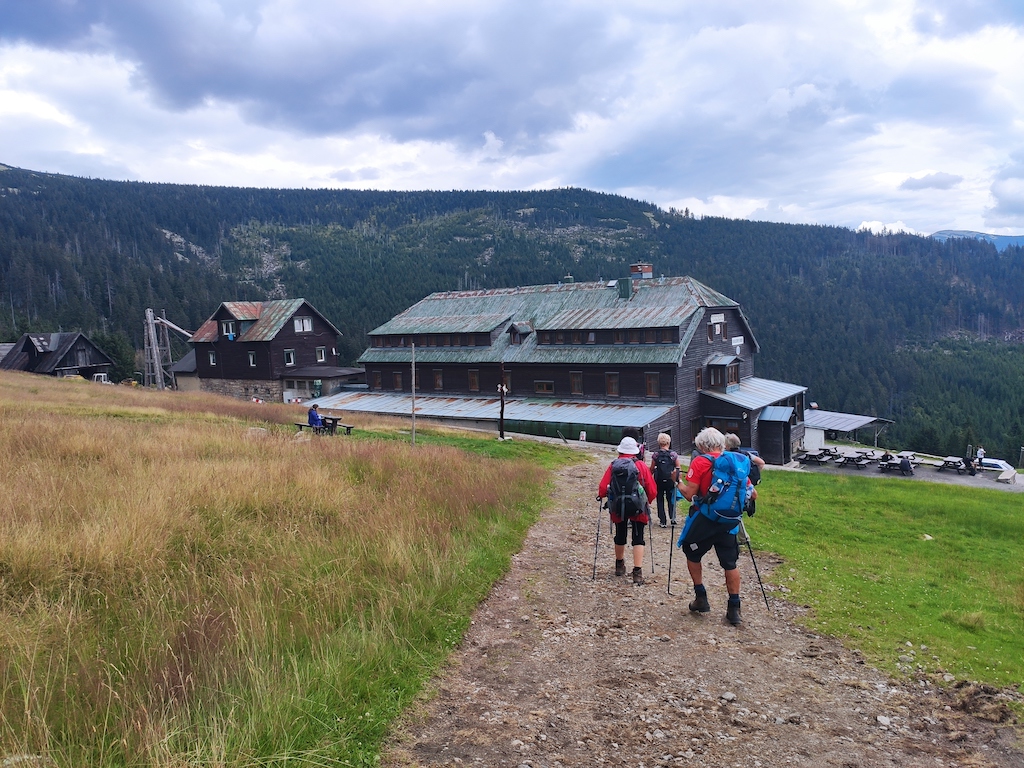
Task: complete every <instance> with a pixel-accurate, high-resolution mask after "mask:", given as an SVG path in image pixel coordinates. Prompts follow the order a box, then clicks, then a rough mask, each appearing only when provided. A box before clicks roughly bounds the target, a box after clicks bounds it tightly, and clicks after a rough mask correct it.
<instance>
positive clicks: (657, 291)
mask: <svg viewBox="0 0 1024 768" xmlns="http://www.w3.org/2000/svg"><path fill="white" fill-rule="evenodd" d="M632 287H633V291H632V293H631V295H630V297H629V298H628V299H621V298H619V292H618V288H617V284H616V282H615V281H612V282H610V283H604V282H601V283H564V284H561V283H560V284H557V285H533V286H526V287H519V288H500V289H494V290H487V291H447V292H443V293H434V294H431V295H430V296H427V297H426V298H425V299H423V300H422V301H420V302H418V303H416V304H414V305H413V306H411V307H409V308H408V309H407V310H405V311H404V312H402V313H401V314H399V315H397V316H395V317H394V318H392V319H391V320H389V321H388V322H387V323H385V324H384V325H382V326H380V327H378V328H376V329H374V330H373V331H371V332H370V335H371V336H382V335H396V334H399V335H411V334H433V333H481V332H490V331H493V330H495V329H497V328H500V327H502V326H503V325H504V324H506V323H529V324H530V325H531V326H532V327H533V328H534V329H536V330H538V331H539V330H608V329H629V328H667V327H679V328H680V329H681V330H680V335H681V337H682V339H681V341H680V343H679V344H615V345H592V344H584V345H569V344H566V345H547V344H545V345H539V344H538V343H537V334H536V333H532V334H529V335H528V336H526V337H525V338H524V339H523V343H522V344H511V343H510V340H509V339H508V336H507V335H505V334H502V335H500V336H499V337H498V338H497V339H496V341H495V343H494V345H493V346H491V347H444V348H439V347H427V348H424V347H417V349H416V359H417V361H421V360H422V361H423V362H424V363H428V362H429V363H446V362H449V363H475V362H480V363H485V362H495V363H496V362H500V361H502V360H504V361H505V362H508V363H524V364H525V363H544V364H558V363H565V364H571V365H587V364H593V365H601V364H636V365H678V364H679V362H680V361H681V360H682V357H683V355H684V353H685V350H686V348H687V346H689V343H690V341H691V340H692V339H693V336H694V334H695V333H696V332H697V330H698V329H699V328H700V327H701V323H702V321H703V319H704V318H705V317H706V313H707V310H709V309H714V308H728V309H739V305H738V304H737V303H736V302H735V301H733V300H732V299H730V298H728V297H727V296H724V295H722V294H721V293H718V292H717V291H715V290H712V289H711V288H709V287H707V286H706V285H703V284H702V283H699V282H697V281H696V280H694V279H693V278H691V277H662V278H653V279H641V280H634V281H632ZM744 325H746V329H745V330H746V332H748V333H749V331H750V328H749V324H747V323H746V320H745V318H744ZM750 339H751V342H752V343H753V344H754V345H755V349H756V344H757V342H756V341H755V340H754V338H753V334H750ZM409 358H410V350H409V349H408V348H401V347H400V348H380V347H371V348H370V349H367V350H366V351H365V352H364V353H363V355H362V356H361V357H360V358H359V362H360V363H363V364H366V363H380V362H395V363H397V362H403V363H405V362H408V360H409Z"/></svg>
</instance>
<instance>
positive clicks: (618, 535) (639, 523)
mask: <svg viewBox="0 0 1024 768" xmlns="http://www.w3.org/2000/svg"><path fill="white" fill-rule="evenodd" d="M617 450H618V452H619V455H618V458H616V459H615V460H614V461H612V463H611V464H609V465H608V469H606V470H605V473H604V477H602V478H601V482H600V484H599V485H598V486H597V497H598V498H599V499H603V498H605V497H608V496H609V491H611V497H610V498H609V500H608V513H609V514H610V515H611V518H612V522H613V523H615V575H616V576H625V575H626V530H627V528H629V527H630V526H632V534H633V536H632V545H633V583H634V584H643V583H644V572H643V564H644V528H645V527H646V526H647V521H648V520H649V519H650V517H649V514H650V513H649V510H648V507H647V504H646V500H647V499H650V498H653V497H654V496H655V494H657V492H658V486H657V483H655V482H654V476H653V475H652V474H651V470H649V469H648V468H647V465H646V464H644V463H643V461H642V460H641V459H640V458H639V453H640V446H638V445H637V442H636V440H635V439H633V438H632V437H624V438H622V442H620V443H619V447H618V449H617ZM621 459H626V460H628V461H629V462H630V463H632V464H633V466H634V467H635V469H636V474H635V475H632V473H631V476H632V483H633V485H634V488H632V489H631V488H626V489H625V492H626V493H627V494H629V495H632V492H633V491H634V490H636V487H639V488H642V489H643V490H644V492H645V493H646V494H647V495H646V498H644V497H642V496H641V497H640V499H641V504H642V508H639V509H633V508H632V506H631V507H628V508H627V509H628V511H627V512H626V514H625V516H623V515H621V514H620V508H621V507H620V504H619V503H616V502H617V501H619V500H618V499H616V498H615V496H616V493H620V492H621V491H619V490H618V489H617V488H616V485H617V482H613V472H612V470H613V468H618V467H624V468H628V464H625V465H623V464H621V463H619V462H620V460H621ZM616 476H618V473H616Z"/></svg>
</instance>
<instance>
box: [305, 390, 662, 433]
mask: <svg viewBox="0 0 1024 768" xmlns="http://www.w3.org/2000/svg"><path fill="white" fill-rule="evenodd" d="M313 403H317V404H318V405H319V406H320V408H321V410H322V411H323V410H336V411H352V412H357V413H376V414H386V415H389V416H409V415H410V414H411V412H412V397H411V395H403V394H398V393H377V392H340V393H338V394H336V395H329V396H327V397H321V398H318V399H316V400H311V401H309V403H308V404H310V405H312V404H313ZM673 408H675V406H674V405H666V404H664V403H662V404H659V405H651V404H640V403H637V404H630V403H617V402H616V403H607V402H576V401H571V400H544V399H540V398H515V397H509V398H505V418H506V419H508V420H513V421H515V420H518V421H541V422H555V423H561V424H566V423H569V424H598V425H606V426H612V427H633V426H637V425H646V424H650V423H651V422H653V421H654V420H655V419H658V418H660V417H661V416H663V415H664V414H665V413H667V412H668V411H670V410H672V409H673ZM499 409H500V400H499V399H498V398H497V397H469V396H464V397H453V396H448V397H438V396H431V395H426V396H425V395H417V396H416V415H417V416H425V417H432V418H446V419H468V420H473V421H490V420H493V421H497V419H498V411H499Z"/></svg>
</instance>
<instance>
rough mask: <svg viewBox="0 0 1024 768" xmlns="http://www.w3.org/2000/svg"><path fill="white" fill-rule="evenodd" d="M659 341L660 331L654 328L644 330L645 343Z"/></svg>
mask: <svg viewBox="0 0 1024 768" xmlns="http://www.w3.org/2000/svg"><path fill="white" fill-rule="evenodd" d="M657 343H658V331H656V330H654V329H653V328H648V329H647V330H645V331H644V344H657Z"/></svg>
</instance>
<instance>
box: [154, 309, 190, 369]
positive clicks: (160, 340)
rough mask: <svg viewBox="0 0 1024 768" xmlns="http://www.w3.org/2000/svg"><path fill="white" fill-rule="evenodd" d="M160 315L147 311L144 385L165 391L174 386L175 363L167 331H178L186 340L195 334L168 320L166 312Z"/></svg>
mask: <svg viewBox="0 0 1024 768" xmlns="http://www.w3.org/2000/svg"><path fill="white" fill-rule="evenodd" d="M160 315H161V316H160V317H157V316H156V313H155V312H153V310H152V309H147V310H146V327H145V329H144V330H145V338H146V344H145V349H144V351H143V354H144V356H145V360H146V365H145V368H146V370H145V379H144V381H143V384H144V385H145V386H147V387H156V388H157V389H165V388H167V387H173V386H174V374H173V373H171V366H172V365H173V364H174V361H173V360H172V359H171V337H170V334H169V333H168V332H167V330H168V329H171V330H173V331H177V332H178V333H180V334H181V335H182V336H184V337H185V338H186V339H190V338H192V335H193V334H192V331H186V330H185V329H184V328H179V327H178V326H177V325H175V324H174V323H172V322H171V321H170V320H168V319H167V317H166V312H165V311H163V312H161V313H160Z"/></svg>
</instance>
